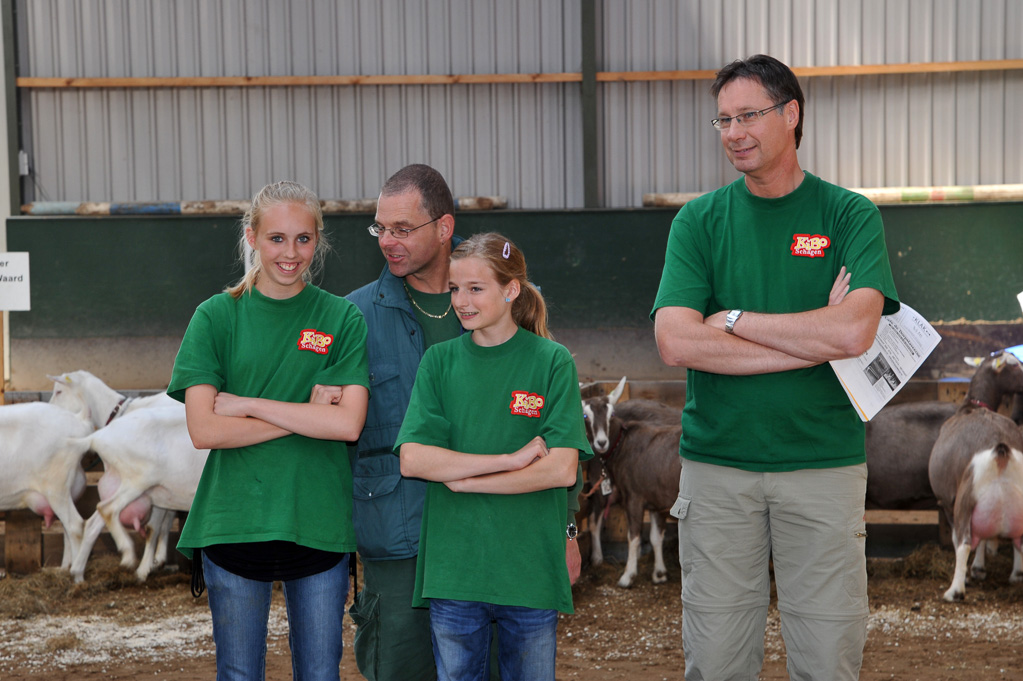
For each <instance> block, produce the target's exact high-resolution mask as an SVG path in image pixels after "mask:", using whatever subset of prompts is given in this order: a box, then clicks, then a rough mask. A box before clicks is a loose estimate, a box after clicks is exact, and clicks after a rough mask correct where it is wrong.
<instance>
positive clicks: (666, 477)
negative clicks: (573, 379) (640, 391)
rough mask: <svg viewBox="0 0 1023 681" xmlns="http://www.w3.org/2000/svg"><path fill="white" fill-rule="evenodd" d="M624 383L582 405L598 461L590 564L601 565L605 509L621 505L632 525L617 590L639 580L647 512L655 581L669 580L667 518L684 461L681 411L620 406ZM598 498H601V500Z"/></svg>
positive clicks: (593, 471) (592, 476) (639, 403)
mask: <svg viewBox="0 0 1023 681" xmlns="http://www.w3.org/2000/svg"><path fill="white" fill-rule="evenodd" d="M624 387H625V378H624V377H623V378H622V380H621V381H620V382H619V383H618V386H617V387H616V388H615V390H614V391H612V392H611V394H610V395H607V396H600V397H591V398H588V399H585V400H583V415H584V417H585V419H586V432H587V437H588V438H589V439H590V444H591V445H592V446H593V452H594V454H595V456H594V458H593V459H592V460H591V461H590V463H589V465H588V468H587V473H588V475H587V477H588V479H589V480H590V482H591V488H590V491H589V492H587V494H591V504H590V534H591V538H592V542H591V547H592V550H591V561H592V562H593V564H594V565H599V564H600V563H601V562H602V561H603V551H602V547H601V544H600V531H601V529H602V527H603V517H604V513H603V511H604V508H605V505H607V504H609V503H611V502H612V501H618V502H620V503H622V504H623V506H624V508H625V515H626V519H627V523H628V536H629V557H628V560H627V563H626V568H625V573H624V574H623V575H622V576H621V578H620V579H619V580H618V586H621V587H629V586H632V582H633V580H634V579H635V577H636V573H637V563H638V561H639V549H640V535H641V532H642V529H643V512H644V511H645V510H648V511H650V544H651V546H652V547H653V550H654V572H653V581H654V583H655V584H660V583H662V582H664V581H666V580H667V570H666V568H665V565H664V551H663V539H664V524H665V517H666V512H667V510H668V509H669V508H671V505H672V504H674V503H675V499H676V498H677V497H678V478H679V475H680V474H681V471H682V459H681V458H680V457H679V454H678V447H679V438H680V437H681V436H682V426H681V411H680V410H678V409H674V408H672V407H669V406H667V405H664V404H661V403H659V402H654V401H652V400H627V401H625V402H621V403H619V402H618V400H619V398H620V397H621V394H622V391H623V389H624ZM602 480H607V481H609V482H610V484H611V486H612V488H613V492H612V494H611V495H610V498H608V495H604V494H603V493H602V492H600V491H599V486H600V484H601V482H600V481H602ZM598 495H599V496H598Z"/></svg>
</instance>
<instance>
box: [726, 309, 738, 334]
mask: <svg viewBox="0 0 1023 681" xmlns="http://www.w3.org/2000/svg"><path fill="white" fill-rule="evenodd" d="M741 316H742V310H732V311H731V312H729V313H728V314H727V315H725V331H726V332H728V333H735V323H736V322H737V321H739V317H741Z"/></svg>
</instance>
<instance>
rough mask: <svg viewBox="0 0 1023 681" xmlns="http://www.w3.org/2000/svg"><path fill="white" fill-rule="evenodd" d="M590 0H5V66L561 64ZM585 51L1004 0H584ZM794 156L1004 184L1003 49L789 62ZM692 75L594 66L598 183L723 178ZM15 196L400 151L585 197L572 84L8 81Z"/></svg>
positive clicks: (739, 36) (968, 16)
mask: <svg viewBox="0 0 1023 681" xmlns="http://www.w3.org/2000/svg"><path fill="white" fill-rule="evenodd" d="M584 1H589V0H565V1H561V0H514V1H513V0H342V1H337V2H335V1H333V0H291V1H290V2H288V3H282V2H278V1H277V0H220V1H217V0H176V1H175V2H165V1H163V0H105V1H101V0H90V1H83V0H17V11H18V13H19V21H20V26H21V30H20V31H19V39H20V45H19V50H20V54H21V60H20V66H19V75H20V76H63V77H75V76H78V77H85V76H96V77H100V76H133V77H146V76H236V75H247V76H261V75H333V74H346V75H347V74H358V75H380V74H489V73H522V72H546V73H549V72H579V71H580V69H581V57H580V52H581V38H580V31H581V29H580V24H581V18H580V13H581V8H580V7H581V2H584ZM597 7H598V24H599V28H598V31H599V33H600V35H599V41H598V53H599V54H598V69H599V70H601V71H639V70H644V71H645V70H671V69H686V70H688V69H716V68H718V67H720V66H721V65H722V64H724V63H725V62H727V61H729V60H731V59H734V58H737V57H742V56H747V55H749V54H753V53H756V52H768V53H771V54H773V55H775V56H777V57H779V58H780V59H782V60H783V61H786V62H787V63H789V64H790V65H792V66H826V65H855V64H874V63H906V62H927V61H956V60H979V59H1019V58H1023V3H1020V2H1016V1H1014V0H983V2H982V1H980V0H641V1H637V0H633V1H630V0H602V1H600V2H598V4H597ZM802 82H803V84H804V88H805V90H806V95H807V123H806V132H805V137H804V140H803V145H802V148H801V150H800V157H801V161H802V163H803V166H804V167H805V168H806V169H808V170H810V171H812V172H814V173H817V174H818V175H820V176H822V177H824V178H825V179H828V180H831V181H834V182H837V183H839V184H843V185H846V186H901V185H946V184H978V183H981V184H998V183H1023V157H1021V155H1020V154H1019V153H1018V152H1017V150H1018V149H1020V148H1021V147H1023V133H1021V131H1020V126H1019V125H1018V118H1019V112H1020V111H1023V71H1008V72H990V73H983V74H978V73H966V74H956V75H952V74H934V75H899V76H861V77H829V78H808V79H803V81H802ZM708 88H709V81H681V82H653V83H606V84H599V86H598V93H599V94H598V115H599V126H600V128H599V137H600V140H599V148H600V167H601V177H602V180H601V194H602V196H601V201H602V203H603V205H607V206H637V205H640V203H641V199H642V195H643V193H645V192H653V191H704V190H709V189H713V188H715V187H717V186H719V185H720V184H722V183H723V182H726V181H728V180H730V179H731V178H733V177H735V172H734V170H733V169H732V168H731V167H730V166H729V165H728V164H727V162H725V160H724V156H723V154H722V152H721V149H720V146H719V145H720V142H719V137H718V135H717V133H715V131H714V130H713V129H712V128H711V126H710V123H709V120H710V118H712V117H713V115H714V113H715V106H714V102H713V100H712V99H711V97H710V95H709V94H708V92H707V91H708ZM22 96H23V97H24V98H25V104H24V111H23V128H24V136H25V145H26V147H27V149H28V151H29V152H30V161H31V165H32V169H33V171H34V176H33V183H32V184H33V186H34V189H33V190H32V191H31V192H30V193H29V194H28V196H27V198H29V199H35V200H44V199H48V200H64V201H85V200H90V201H156V200H160V201H177V200H193V199H221V198H244V197H247V196H249V195H250V194H251V193H252V192H253V191H254V190H255V189H257V188H258V187H259V186H261V185H262V184H264V183H265V182H267V181H270V180H273V179H280V178H283V177H288V178H293V179H297V180H299V181H301V182H303V183H306V184H308V185H309V186H310V187H312V188H313V189H315V190H316V191H317V192H318V193H319V194H320V195H321V196H323V197H325V198H359V197H365V196H373V195H374V194H375V193H376V191H377V190H378V188H379V186H380V184H381V182H382V181H383V180H384V179H385V178H386V176H387V175H389V174H390V173H391V172H393V171H394V170H396V169H397V168H399V167H400V166H402V165H404V164H405V163H410V162H414V161H425V162H427V163H430V164H432V165H434V166H436V167H437V168H439V169H440V170H441V171H442V172H443V173H444V174H445V176H446V177H448V179H449V181H450V182H451V184H452V188H453V189H454V191H455V192H456V194H459V195H492V194H500V195H504V196H507V197H508V198H509V203H510V206H511V207H514V208H566V207H568V208H570V207H579V206H581V205H582V204H583V186H582V177H583V172H582V163H583V161H582V155H583V154H582V145H583V138H582V131H581V127H580V126H581V120H582V111H581V106H582V103H581V96H580V86H579V84H577V83H568V84H528V85H503V84H502V85H494V84H479V85H430V86H426V85H415V86H412V85H406V86H343V87H297V88H283V87H267V88H199V89H149V90H77V91H67V90H37V89H31V90H29V89H25V90H22Z"/></svg>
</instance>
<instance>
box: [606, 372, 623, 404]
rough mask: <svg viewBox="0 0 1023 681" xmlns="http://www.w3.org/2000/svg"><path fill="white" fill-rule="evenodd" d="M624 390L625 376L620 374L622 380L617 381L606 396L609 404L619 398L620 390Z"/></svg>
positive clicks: (614, 402)
mask: <svg viewBox="0 0 1023 681" xmlns="http://www.w3.org/2000/svg"><path fill="white" fill-rule="evenodd" d="M624 390H625V376H622V380H620V381H618V385H617V386H615V389H614V390H612V391H611V394H610V395H608V396H607V401H608V402H609V403H610V404H611V405H615V404H617V403H618V400H619V398H621V396H622V392H623V391H624Z"/></svg>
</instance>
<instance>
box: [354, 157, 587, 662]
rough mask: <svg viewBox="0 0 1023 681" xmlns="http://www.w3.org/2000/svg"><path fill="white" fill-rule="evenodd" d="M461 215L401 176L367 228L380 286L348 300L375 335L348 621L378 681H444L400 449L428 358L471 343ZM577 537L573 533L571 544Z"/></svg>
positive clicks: (418, 174) (358, 464) (434, 183)
mask: <svg viewBox="0 0 1023 681" xmlns="http://www.w3.org/2000/svg"><path fill="white" fill-rule="evenodd" d="M454 212H455V203H454V199H453V198H452V195H451V190H450V189H449V188H448V185H447V182H445V181H444V178H443V177H442V176H441V174H440V173H438V172H437V171H436V170H434V169H433V168H431V167H430V166H428V165H423V164H413V165H409V166H405V167H404V168H402V169H401V170H399V171H398V172H397V173H395V174H394V175H392V176H391V177H390V178H389V179H388V180H387V182H385V183H384V186H383V188H382V189H381V190H380V198H379V199H378V201H377V212H376V220H375V222H374V223H373V224H372V225H370V227H369V232H370V234H372V235H373V236H375V237H376V238H377V239H378V241H379V244H380V251H381V253H382V254H383V256H384V259H385V260H386V261H387V265H386V267H384V269H383V271H382V272H381V273H380V277H379V278H377V280H376V281H374V282H372V283H369V284H367V285H365V286H363V287H362V288H359V289H357V290H355V291H352V292H351V293H350V294H348V299H349V300H351V301H352V302H353V303H355V305H356V306H358V308H359V309H360V310H362V313H363V315H364V316H365V318H366V325H367V327H368V331H369V336H368V339H367V346H368V355H369V381H370V388H371V394H370V400H369V411H368V413H367V414H366V425H365V427H364V428H363V431H362V435H361V436H360V437H359V442H358V444H357V446H356V449H355V453H354V454H350V456H351V461H352V477H353V480H354V490H353V492H354V493H353V497H354V505H355V510H354V521H355V536H356V541H357V542H358V548H359V556H360V557H361V559H362V566H363V568H362V569H363V576H364V582H365V585H364V588H363V590H362V591H360V592H359V593H358V594H357V595H356V598H355V604H354V605H353V606H352V607H351V609H350V610H349V614H350V615H351V616H352V619H354V620H355V623H356V624H357V625H358V629H357V630H356V632H355V646H354V647H355V660H356V663H357V664H358V666H359V671H360V672H361V673H362V675H363V676H365V677H366V678H367V679H369V680H370V681H433V679H436V677H437V670H436V667H435V665H434V658H433V644H432V641H431V639H430V611H429V610H427V609H425V608H413V607H412V591H413V587H414V586H415V575H416V556H417V555H418V553H419V528H420V525H421V523H422V516H423V501H424V499H425V498H426V483H425V482H424V481H422V480H417V479H412V478H403V477H401V472H400V469H399V460H398V457H397V456H394V454H393V447H394V441H395V440H396V439H397V437H398V430H399V429H400V428H401V422H402V419H403V418H404V417H405V409H406V408H407V407H408V403H409V397H410V395H411V394H412V384H413V383H415V380H416V371H417V370H418V369H419V361H420V360H421V359H422V357H423V353H424V352H426V348H428V347H429V346H430V345H433V344H434V343H440V342H442V341H445V340H449V339H451V338H455V337H456V336H458V335H459V334H460V333H461V332H462V327H461V324H460V323H459V322H458V318H457V316H456V315H455V314H454V312H452V310H451V294H450V292H449V290H448V265H449V262H450V256H451V250H452V249H453V248H454V247H455V246H457V245H458V244H459V243H460V242H461V241H462V239H461V238H460V237H458V236H455V235H454V230H455V217H454ZM581 487H582V474H581V469H580V476H579V479H578V480H577V482H576V485H575V487H573V488H570V489H569V490H568V512H569V518H568V522H569V523H572V520H573V519H574V515H575V512H576V511H577V510H578V509H579V490H580V488H581ZM574 531H575V526H574V525H571V527H570V531H569V536H570V537H571V539H574V538H575V533H574ZM571 539H569V541H568V542H567V544H566V562H567V564H568V571H569V577H570V578H571V580H572V582H573V583H574V582H575V580H576V578H577V577H578V576H579V564H580V556H579V547H578V544H577V543H576V542H575V541H572V540H571ZM492 678H496V675H493V677H492Z"/></svg>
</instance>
